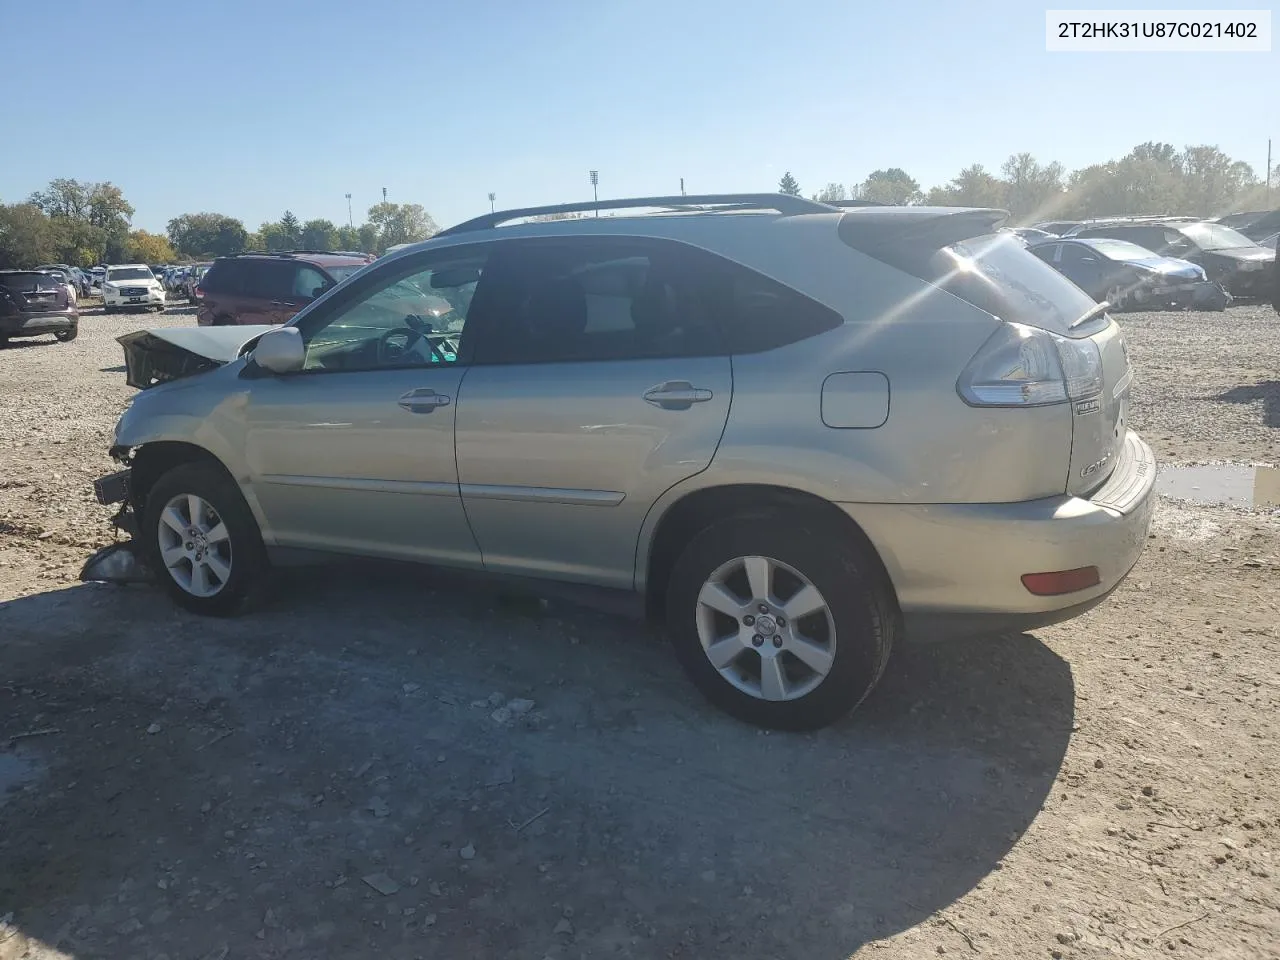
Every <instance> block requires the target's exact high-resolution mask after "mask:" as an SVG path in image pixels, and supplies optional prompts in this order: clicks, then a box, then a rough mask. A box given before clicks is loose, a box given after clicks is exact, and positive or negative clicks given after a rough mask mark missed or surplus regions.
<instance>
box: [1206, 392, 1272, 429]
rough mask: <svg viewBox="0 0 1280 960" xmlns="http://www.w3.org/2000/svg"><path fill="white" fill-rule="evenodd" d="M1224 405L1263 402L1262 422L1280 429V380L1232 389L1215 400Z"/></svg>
mask: <svg viewBox="0 0 1280 960" xmlns="http://www.w3.org/2000/svg"><path fill="white" fill-rule="evenodd" d="M1213 399H1214V400H1219V401H1221V402H1223V403H1255V402H1257V401H1258V400H1261V401H1262V422H1263V423H1264V424H1265V425H1266V426H1268V427H1280V380H1259V381H1258V382H1257V383H1255V384H1251V385H1244V384H1242V385H1240V386H1238V387H1232V388H1231V389H1230V390H1227V391H1226V392H1224V393H1220V394H1218V395H1217V396H1216V397H1214V398H1213Z"/></svg>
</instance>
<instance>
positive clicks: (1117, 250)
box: [1086, 240, 1159, 260]
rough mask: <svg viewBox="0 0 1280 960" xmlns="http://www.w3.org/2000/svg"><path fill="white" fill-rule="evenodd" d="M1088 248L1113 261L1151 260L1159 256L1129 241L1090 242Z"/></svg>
mask: <svg viewBox="0 0 1280 960" xmlns="http://www.w3.org/2000/svg"><path fill="white" fill-rule="evenodd" d="M1086 246H1089V247H1092V248H1093V249H1094V250H1097V251H1098V252H1099V253H1100V254H1102V255H1103V256H1104V257H1109V258H1110V259H1112V260H1150V259H1151V258H1152V257H1155V256H1159V254H1155V253H1152V252H1151V251H1150V250H1148V249H1147V248H1146V247H1140V246H1138V245H1137V244H1136V243H1130V242H1129V241H1128V240H1090V241H1089V242H1088V243H1087V244H1086Z"/></svg>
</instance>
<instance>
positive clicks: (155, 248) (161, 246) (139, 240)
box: [125, 230, 178, 263]
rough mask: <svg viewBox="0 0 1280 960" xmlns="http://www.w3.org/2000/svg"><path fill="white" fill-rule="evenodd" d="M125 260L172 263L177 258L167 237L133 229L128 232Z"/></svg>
mask: <svg viewBox="0 0 1280 960" xmlns="http://www.w3.org/2000/svg"><path fill="white" fill-rule="evenodd" d="M125 259H127V260H134V261H137V262H139V263H172V262H173V261H174V260H176V259H178V258H177V255H176V254H175V253H174V252H173V247H172V246H171V245H170V244H169V241H168V239H167V238H165V237H162V236H161V235H160V234H158V233H148V232H147V231H146V230H134V231H133V232H132V233H130V234H129V249H128V256H127V257H125Z"/></svg>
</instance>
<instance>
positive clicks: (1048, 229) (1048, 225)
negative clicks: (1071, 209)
mask: <svg viewBox="0 0 1280 960" xmlns="http://www.w3.org/2000/svg"><path fill="white" fill-rule="evenodd" d="M1082 223H1084V221H1083V220H1045V221H1044V222H1043V223H1036V224H1032V226H1033V227H1034V228H1035V229H1036V230H1043V231H1044V232H1045V233H1051V234H1053V235H1054V236H1055V237H1060V236H1062V235H1063V234H1064V233H1066V232H1067V231H1068V230H1070V229H1072V228H1073V227H1078V226H1080V224H1082Z"/></svg>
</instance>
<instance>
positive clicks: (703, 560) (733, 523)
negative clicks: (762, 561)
mask: <svg viewBox="0 0 1280 960" xmlns="http://www.w3.org/2000/svg"><path fill="white" fill-rule="evenodd" d="M821 526H822V525H821V524H820V523H815V522H812V521H803V520H802V521H801V522H800V523H797V522H796V517H795V515H794V514H787V513H781V512H769V513H767V514H760V515H751V516H738V517H732V518H729V519H727V520H723V521H720V522H718V523H716V524H713V525H712V526H710V527H707V528H706V529H704V530H702V531H701V532H699V533H698V534H697V535H695V536H694V537H693V539H692V540H691V541H690V542H689V543H688V545H687V546H686V547H685V549H684V552H683V553H682V554H681V555H680V557H679V559H678V560H677V561H676V564H675V566H674V568H673V569H672V571H671V578H670V581H669V583H668V586H667V594H666V613H667V630H668V633H669V634H670V637H671V640H672V643H673V645H674V647H675V653H676V657H677V658H678V659H679V661H680V664H681V666H683V667H684V669H685V672H686V673H687V674H688V675H689V677H690V679H691V680H692V681H693V683H694V685H695V686H696V687H697V688H698V689H699V690H700V691H701V692H702V694H703V695H704V696H705V697H706V698H707V699H708V700H710V701H711V703H712V704H714V705H715V706H717V707H719V708H720V709H722V710H724V711H725V712H726V713H729V714H730V715H732V716H734V717H737V718H738V719H740V720H743V721H745V722H747V723H751V724H755V725H757V726H761V727H768V728H772V729H778V730H813V729H817V728H819V727H824V726H827V725H828V724H830V723H832V722H834V721H836V720H838V719H839V718H841V717H843V716H845V715H846V714H848V713H849V712H850V711H852V710H853V709H854V708H855V707H857V706H858V705H859V704H860V703H862V701H863V700H864V699H866V697H867V695H868V694H869V693H870V692H871V690H872V689H873V688H874V687H875V685H876V683H877V682H878V681H879V679H880V677H881V675H882V674H883V673H884V668H885V665H886V664H887V663H888V660H889V651H890V650H891V649H892V647H893V642H894V639H895V638H896V636H897V635H898V633H899V632H900V627H899V614H898V610H897V604H896V601H895V600H894V597H893V593H892V589H891V588H890V586H889V584H888V582H887V578H886V576H885V574H884V572H883V569H882V568H881V567H880V565H879V563H878V562H877V561H876V560H875V559H874V558H872V557H869V556H867V555H866V553H865V551H864V550H863V548H862V547H861V546H860V545H858V544H854V543H851V542H849V541H848V540H843V539H838V538H837V537H835V536H833V535H831V534H829V533H827V532H825V531H824V530H823V529H821ZM748 556H764V557H770V558H772V559H774V560H778V561H781V562H782V563H783V564H786V565H787V566H789V567H791V568H793V569H794V570H796V571H798V572H799V573H801V574H802V575H803V576H804V577H805V578H806V579H808V580H809V582H810V583H812V584H813V585H814V586H815V587H816V588H817V589H818V591H819V592H820V593H821V594H822V597H823V599H824V600H825V601H826V603H827V609H828V611H829V612H830V614H831V619H832V622H833V623H834V625H835V633H836V644H835V653H834V659H833V661H832V663H831V668H830V671H829V672H828V673H827V675H826V676H825V678H823V679H822V680H821V682H820V683H819V684H818V686H816V687H815V688H814V689H813V690H811V691H810V692H809V693H807V694H805V695H803V696H801V697H798V698H796V699H792V700H781V701H769V700H764V699H761V698H760V697H757V696H753V695H752V694H750V693H746V692H744V691H742V690H739V689H738V688H737V687H735V686H734V685H733V684H732V683H730V682H729V681H728V680H726V679H725V678H724V677H723V676H721V674H720V672H719V671H718V670H717V669H716V668H715V667H714V666H713V665H712V664H711V662H710V660H708V658H707V656H706V654H705V653H704V652H703V648H702V643H701V641H700V640H699V638H698V627H697V616H696V611H697V605H698V595H699V593H700V591H701V590H702V587H703V584H704V583H706V581H707V579H708V578H709V577H710V576H711V574H712V573H713V572H714V571H715V570H717V569H718V568H719V567H720V566H721V565H722V564H725V563H727V562H729V561H731V560H733V559H734V558H737V557H748ZM743 656H745V657H749V656H750V653H749V652H747V653H744V654H743Z"/></svg>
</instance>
